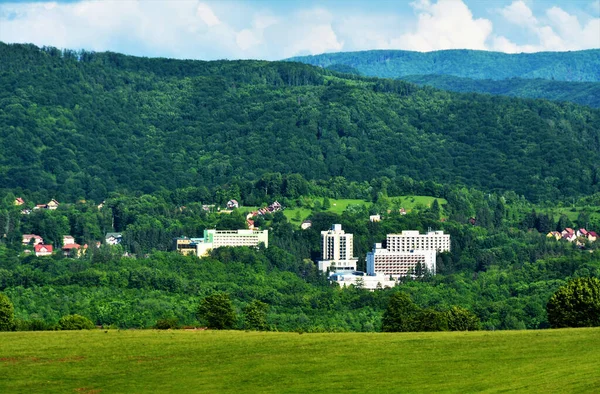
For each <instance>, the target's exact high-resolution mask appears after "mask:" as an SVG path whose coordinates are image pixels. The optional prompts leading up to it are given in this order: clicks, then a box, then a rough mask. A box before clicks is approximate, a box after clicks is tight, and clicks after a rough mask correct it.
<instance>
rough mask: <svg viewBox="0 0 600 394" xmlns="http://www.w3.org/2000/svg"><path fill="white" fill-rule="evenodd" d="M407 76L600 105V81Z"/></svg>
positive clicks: (456, 87)
mask: <svg viewBox="0 0 600 394" xmlns="http://www.w3.org/2000/svg"><path fill="white" fill-rule="evenodd" d="M402 79H403V80H405V81H409V82H412V83H416V84H417V85H427V86H432V87H434V88H438V89H442V90H450V91H453V92H464V93H466V92H475V93H489V94H497V95H503V96H513V97H524V98H543V99H547V100H553V101H570V102H572V103H576V104H581V105H587V106H590V107H593V108H599V107H600V82H566V81H551V80H547V79H524V78H510V79H504V80H501V81H494V80H491V79H486V80H480V79H470V78H461V77H455V76H452V75H407V76H404V77H402Z"/></svg>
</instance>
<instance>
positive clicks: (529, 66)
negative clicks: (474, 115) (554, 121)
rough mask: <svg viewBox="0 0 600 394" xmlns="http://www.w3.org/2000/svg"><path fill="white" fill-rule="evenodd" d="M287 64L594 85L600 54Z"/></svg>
mask: <svg viewBox="0 0 600 394" xmlns="http://www.w3.org/2000/svg"><path fill="white" fill-rule="evenodd" d="M289 60H293V61H298V62H302V63H307V64H312V65H315V66H321V67H328V66H331V65H335V64H341V65H345V66H350V67H353V68H354V69H356V70H358V71H359V72H360V73H362V74H363V75H370V76H376V77H384V78H399V77H403V76H406V75H428V74H441V75H454V76H458V77H464V78H472V79H494V80H501V79H506V78H513V77H519V78H543V79H549V80H552V79H554V80H559V81H593V82H600V49H592V50H586V51H575V52H538V53H520V54H506V53H500V52H488V51H475V50H467V49H463V50H445V51H434V52H411V51H399V50H375V51H362V52H340V53H327V54H323V55H315V56H299V57H294V58H291V59H289Z"/></svg>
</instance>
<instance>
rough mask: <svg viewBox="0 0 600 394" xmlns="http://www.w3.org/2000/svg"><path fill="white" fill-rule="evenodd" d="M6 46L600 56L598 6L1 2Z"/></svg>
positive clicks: (215, 54) (436, 0) (536, 1)
mask: <svg viewBox="0 0 600 394" xmlns="http://www.w3.org/2000/svg"><path fill="white" fill-rule="evenodd" d="M0 41H3V42H6V43H33V44H35V45H38V46H54V47H57V48H61V49H63V48H68V49H74V50H79V49H85V50H90V51H97V52H99V51H113V52H120V53H126V54H130V55H137V56H148V57H169V58H178V59H202V60H214V59H266V60H278V59H285V58H288V57H292V56H299V55H314V54H320V53H326V52H345V51H360V50H370V49H404V50H412V51H420V52H428V51H434V50H440V49H465V48H466V49H479V50H488V51H499V52H506V53H520V52H539V51H572V50H581V49H590V48H600V0H369V1H367V0H343V1H342V0H321V1H317V0H302V1H300V0H246V1H242V0H237V1H230V0H220V1H211V0H101V1H98V0H58V1H21V0H9V1H6V0H0Z"/></svg>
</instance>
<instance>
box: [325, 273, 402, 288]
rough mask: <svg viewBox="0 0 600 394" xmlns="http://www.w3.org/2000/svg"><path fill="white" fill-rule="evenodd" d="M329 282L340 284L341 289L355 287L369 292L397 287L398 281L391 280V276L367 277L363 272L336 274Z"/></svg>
mask: <svg viewBox="0 0 600 394" xmlns="http://www.w3.org/2000/svg"><path fill="white" fill-rule="evenodd" d="M329 280H330V281H331V282H335V283H337V284H339V285H340V287H346V286H350V285H353V286H356V287H362V288H363V289H368V290H376V289H384V288H386V287H394V286H396V281H395V280H392V279H390V277H389V275H387V276H386V275H385V274H374V275H367V274H365V273H364V272H361V271H341V272H335V273H333V274H331V275H330V276H329Z"/></svg>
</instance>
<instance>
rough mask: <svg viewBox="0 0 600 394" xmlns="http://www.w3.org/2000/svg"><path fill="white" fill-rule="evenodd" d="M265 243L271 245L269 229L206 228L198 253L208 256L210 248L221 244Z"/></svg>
mask: <svg viewBox="0 0 600 394" xmlns="http://www.w3.org/2000/svg"><path fill="white" fill-rule="evenodd" d="M261 243H263V244H264V245H265V247H266V248H267V247H269V231H268V230H262V231H260V230H246V229H244V230H214V229H208V230H204V238H202V239H200V240H197V241H196V242H195V245H196V255H197V256H198V257H202V256H207V255H208V252H209V250H210V249H216V248H218V247H221V246H250V247H257V246H258V245H259V244H261Z"/></svg>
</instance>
